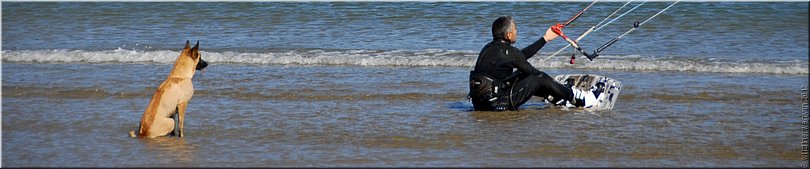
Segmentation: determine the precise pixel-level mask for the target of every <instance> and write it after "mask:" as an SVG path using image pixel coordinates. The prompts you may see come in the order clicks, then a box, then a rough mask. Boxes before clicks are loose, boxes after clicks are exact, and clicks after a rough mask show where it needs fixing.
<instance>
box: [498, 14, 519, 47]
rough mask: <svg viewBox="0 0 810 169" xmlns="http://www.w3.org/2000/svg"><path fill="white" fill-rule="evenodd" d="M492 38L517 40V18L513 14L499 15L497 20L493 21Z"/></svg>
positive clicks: (512, 41)
mask: <svg viewBox="0 0 810 169" xmlns="http://www.w3.org/2000/svg"><path fill="white" fill-rule="evenodd" d="M492 38H493V39H495V40H498V39H503V40H506V41H508V42H510V43H515V42H517V28H516V27H515V20H514V19H513V18H512V17H511V16H502V17H498V19H496V20H495V22H492Z"/></svg>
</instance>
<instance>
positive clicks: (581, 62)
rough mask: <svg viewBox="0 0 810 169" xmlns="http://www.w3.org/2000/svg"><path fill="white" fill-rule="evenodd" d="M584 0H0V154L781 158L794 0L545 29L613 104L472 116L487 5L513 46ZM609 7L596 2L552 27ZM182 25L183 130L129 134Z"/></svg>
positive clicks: (799, 66) (469, 159)
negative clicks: (187, 73)
mask: <svg viewBox="0 0 810 169" xmlns="http://www.w3.org/2000/svg"><path fill="white" fill-rule="evenodd" d="M639 3H640V2H633V3H630V5H629V6H628V7H626V8H625V9H624V10H627V9H628V8H629V7H632V6H635V5H637V4H639ZM670 3H671V2H647V3H645V4H643V5H642V6H640V7H639V8H638V9H636V10H635V11H633V12H631V13H628V14H627V15H626V16H624V17H623V18H621V19H618V20H616V22H614V23H613V24H611V25H609V26H606V27H605V28H604V29H601V30H600V31H598V32H594V33H592V34H590V35H588V37H586V38H584V39H583V40H581V41H580V43H581V44H582V45H583V46H584V47H585V48H586V49H589V50H592V49H595V48H596V47H598V46H599V45H601V44H602V43H605V42H607V41H608V40H609V39H611V38H613V37H616V36H618V35H620V34H621V33H624V32H625V31H627V30H629V29H630V28H632V23H633V22H635V21H643V20H644V19H646V18H647V17H649V16H651V15H653V14H655V13H656V12H658V10H661V9H663V8H664V7H666V6H667V5H669V4H670ZM588 4H589V2H257V3H253V2H250V3H248V2H228V3H220V2H178V3H174V2H171V3H170V2H3V3H2V53H0V54H2V165H3V166H11V167H23V166H45V167H49V166H51V167H53V166H68V167H83V166H88V167H117V166H122V167H158V166H188V167H194V166H209V167H210V166H221V167H227V166H236V167H241V166H246V167H249V166H293V167H294V166H405V167H407V166H417V167H418V166H468V167H485V166H494V167H534V166H540V167H553V166H597V167H598V166H619V167H621V166H627V167H632V166H650V167H675V166H692V167H746V166H755V167H799V166H801V164H802V161H803V160H802V159H801V158H802V157H801V154H800V153H801V147H800V144H801V139H802V135H801V134H802V133H801V132H802V127H804V126H806V123H803V122H802V121H803V119H802V118H801V115H802V109H801V108H802V107H801V105H802V103H807V101H806V100H801V94H802V92H806V91H802V86H806V85H807V84H808V77H807V76H808V63H809V62H808V57H807V56H808V22H810V21H808V3H806V2H767V3H764V2H745V3H743V2H680V3H678V4H676V5H675V6H673V7H672V8H671V9H669V10H667V11H666V12H664V13H662V14H661V15H659V16H658V17H656V18H655V19H653V20H651V21H650V22H648V23H647V24H645V25H642V26H641V27H640V28H639V29H637V30H636V31H635V32H633V33H630V34H628V35H627V36H626V37H625V38H623V39H622V40H620V41H619V42H617V43H616V44H614V45H613V46H611V47H610V48H608V49H607V50H605V51H604V52H603V53H602V55H603V56H602V57H599V58H596V59H595V60H593V61H588V60H587V59H578V60H577V62H576V64H569V63H568V58H569V57H570V55H571V52H570V51H571V49H568V50H566V52H563V54H561V55H560V56H557V57H555V58H552V59H550V60H548V61H543V58H545V57H547V56H548V55H549V54H551V53H552V52H554V51H556V50H558V49H560V48H562V47H563V46H565V45H566V44H565V43H564V41H562V40H561V39H557V40H554V41H551V42H550V43H549V44H547V45H546V46H545V47H544V48H543V49H541V50H540V52H539V54H537V55H536V56H535V58H532V59H530V62H531V63H532V64H533V65H534V66H535V67H538V68H540V69H541V70H543V71H545V72H547V73H549V74H552V75H557V74H572V73H590V74H599V75H603V76H607V77H611V78H614V79H617V80H619V81H622V82H623V84H624V85H625V87H624V90H623V91H622V93H621V95H620V96H619V101H618V102H617V103H616V105H615V107H614V109H613V110H609V111H600V112H589V111H584V110H579V109H561V108H557V107H550V106H548V105H546V104H544V103H542V101H541V100H540V99H539V98H535V99H533V100H532V101H530V102H529V103H528V105H526V106H524V108H523V110H520V111H511V112H479V111H472V105H471V104H470V103H469V102H467V100H466V98H465V97H466V92H467V91H468V86H467V77H468V75H469V71H470V70H471V68H472V66H473V64H474V62H475V59H476V57H477V54H478V51H479V50H480V48H481V47H482V46H483V45H485V44H486V43H487V42H488V41H489V40H491V37H490V33H489V26H490V25H491V23H492V21H493V20H494V19H495V18H497V17H498V16H502V15H511V16H514V17H515V19H516V22H517V26H518V35H519V40H518V43H517V44H516V46H517V47H523V46H525V45H527V44H529V43H531V42H532V41H533V40H535V39H537V38H539V37H540V36H541V33H543V32H544V31H545V29H546V28H548V26H551V25H552V24H554V23H557V22H564V21H565V20H567V19H568V18H569V17H570V16H572V15H573V14H575V13H576V12H578V11H579V10H580V9H582V8H584V7H585V6H587V5H588ZM622 4H624V3H622V2H598V3H596V4H595V5H594V6H593V7H592V8H591V9H589V10H588V11H587V12H586V13H585V14H584V15H583V16H582V17H581V18H579V19H578V20H577V21H576V22H574V23H573V24H571V25H570V26H569V27H566V28H565V32H566V34H568V35H569V36H573V37H575V36H576V35H578V34H580V33H582V32H584V31H585V30H586V29H587V28H589V27H590V26H593V25H594V24H596V23H598V22H599V21H601V20H602V19H603V18H605V17H606V16H607V15H609V14H610V13H611V12H613V11H614V10H615V9H617V8H618V7H619V6H621V5H622ZM624 10H622V11H624ZM622 11H620V13H621V12H622ZM573 37H572V38H573ZM186 40H191V41H192V43H193V42H195V41H200V48H201V51H202V57H203V59H205V60H206V61H207V62H208V63H209V67H208V69H206V70H205V71H203V72H198V73H197V74H196V75H195V77H194V85H195V86H194V87H195V94H194V97H193V99H192V101H191V103H190V105H189V108H188V112H189V113H188V114H187V116H186V125H185V130H186V132H185V134H186V137H183V138H178V137H164V138H158V139H135V138H129V136H128V135H127V132H128V131H130V130H134V129H135V128H137V125H138V122H139V120H140V117H141V115H142V113H143V111H144V110H145V108H146V104H147V103H148V101H149V99H150V97H151V96H152V94H153V93H154V91H155V89H156V87H157V86H158V85H159V84H160V83H161V82H162V81H163V80H164V79H165V77H166V76H167V75H168V72H169V71H170V69H171V66H172V65H171V63H173V61H174V59H175V58H176V57H177V55H179V51H180V49H181V48H182V45H183V43H184V42H185V41H186Z"/></svg>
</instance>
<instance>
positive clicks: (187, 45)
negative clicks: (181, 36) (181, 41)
mask: <svg viewBox="0 0 810 169" xmlns="http://www.w3.org/2000/svg"><path fill="white" fill-rule="evenodd" d="M189 47H190V46H189V42H188V40H186V47H183V49H184V50H185V49H188V48H189Z"/></svg>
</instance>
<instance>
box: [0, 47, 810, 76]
mask: <svg viewBox="0 0 810 169" xmlns="http://www.w3.org/2000/svg"><path fill="white" fill-rule="evenodd" d="M202 54H203V59H205V60H206V61H207V62H209V63H233V64H297V65H353V66H447V67H472V66H473V65H474V64H475V60H476V57H477V56H478V52H476V51H464V50H443V49H425V50H390V51H383V50H321V49H291V50H274V51H272V52H233V51H216V52H214V51H202ZM178 55H179V52H178V51H169V50H159V51H139V50H126V49H115V50H103V51H84V50H66V49H55V50H18V51H2V60H3V62H35V63H49V62H65V63H173V62H174V60H175V59H176V58H177V56H178ZM546 56H547V54H544V53H541V54H538V55H536V56H535V57H534V58H531V59H529V61H530V62H531V63H532V65H534V66H535V67H537V68H540V69H544V68H545V69H548V68H552V69H559V68H562V69H607V70H631V71H682V72H718V73H769V74H808V61H803V60H793V61H756V60H747V61H738V60H730V59H717V58H695V57H652V56H639V55H606V56H600V57H599V58H597V59H595V60H594V61H588V60H587V59H584V57H583V58H578V59H577V60H576V64H569V63H568V58H567V57H565V56H557V58H555V59H551V60H549V61H548V62H543V61H542V60H543V59H542V58H545V57H546Z"/></svg>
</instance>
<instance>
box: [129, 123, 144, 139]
mask: <svg viewBox="0 0 810 169" xmlns="http://www.w3.org/2000/svg"><path fill="white" fill-rule="evenodd" d="M138 130H141V125H140V124H138V129H136V130H130V131H129V137H132V138H135V137H138V135H136V134H135V131H138Z"/></svg>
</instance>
